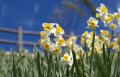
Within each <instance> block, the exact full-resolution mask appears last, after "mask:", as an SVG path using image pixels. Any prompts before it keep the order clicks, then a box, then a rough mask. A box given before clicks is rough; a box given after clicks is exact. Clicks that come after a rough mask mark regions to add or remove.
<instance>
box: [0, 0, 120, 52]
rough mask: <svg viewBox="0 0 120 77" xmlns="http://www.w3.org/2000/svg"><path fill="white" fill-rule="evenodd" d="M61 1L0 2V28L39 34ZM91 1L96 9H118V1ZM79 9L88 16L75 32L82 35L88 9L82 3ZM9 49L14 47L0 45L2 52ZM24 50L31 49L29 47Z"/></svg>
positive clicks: (28, 38) (6, 36) (2, 35)
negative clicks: (20, 29)
mask: <svg viewBox="0 0 120 77" xmlns="http://www.w3.org/2000/svg"><path fill="white" fill-rule="evenodd" d="M62 1H66V0H0V28H1V27H2V28H9V29H17V28H18V27H19V26H22V28H23V30H29V31H36V32H40V31H41V29H42V27H41V24H42V23H43V22H50V21H49V20H48V18H49V17H50V16H51V15H52V14H53V11H54V9H55V8H56V7H58V8H61V7H62V4H61V2H62ZM70 1H72V0H70ZM91 1H92V2H93V4H94V5H95V6H96V7H98V6H99V5H100V3H104V4H105V5H106V6H107V7H108V8H109V11H110V12H114V11H117V8H118V7H119V8H120V1H119V0H91ZM80 7H82V8H84V9H85V11H86V12H88V13H89V14H88V16H87V17H83V19H81V21H82V23H81V25H83V26H81V27H80V28H81V30H79V29H78V30H77V32H76V34H77V35H78V34H81V33H83V31H84V30H85V26H86V25H87V24H86V22H87V19H88V18H89V17H90V16H91V12H90V11H89V9H88V8H87V7H85V6H84V5H83V4H82V3H81V4H80ZM77 16H78V15H76V17H77ZM74 21H75V20H74ZM58 23H59V22H58ZM61 25H62V24H61ZM73 25H74V24H73ZM0 39H9V40H17V36H16V35H11V34H9V33H3V32H0ZM23 39H24V41H34V42H37V41H38V40H39V37H37V36H34V37H31V36H24V38H23ZM11 47H12V48H15V49H16V46H15V45H9V44H0V48H1V49H4V50H10V48H11ZM25 48H28V49H30V50H31V49H32V48H31V47H25Z"/></svg>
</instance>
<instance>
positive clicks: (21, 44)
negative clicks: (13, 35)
mask: <svg viewBox="0 0 120 77" xmlns="http://www.w3.org/2000/svg"><path fill="white" fill-rule="evenodd" d="M18 50H19V51H20V52H22V50H23V34H22V27H18Z"/></svg>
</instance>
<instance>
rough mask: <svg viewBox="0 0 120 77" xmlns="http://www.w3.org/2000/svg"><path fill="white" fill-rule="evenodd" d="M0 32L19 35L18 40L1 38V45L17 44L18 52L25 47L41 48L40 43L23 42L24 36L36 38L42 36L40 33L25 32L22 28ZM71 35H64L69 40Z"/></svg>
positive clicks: (0, 29)
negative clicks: (34, 46)
mask: <svg viewBox="0 0 120 77" xmlns="http://www.w3.org/2000/svg"><path fill="white" fill-rule="evenodd" d="M0 32H7V33H12V34H16V35H17V40H16V41H13V40H5V39H1V38H0V43H5V44H15V45H17V46H18V50H19V51H22V49H23V45H28V46H30V45H32V46H33V45H36V46H39V42H25V41H23V35H34V36H40V32H31V31H24V30H22V27H21V26H20V27H18V29H17V30H14V29H6V28H0ZM69 36H70V35H64V36H63V37H64V38H68V37H69Z"/></svg>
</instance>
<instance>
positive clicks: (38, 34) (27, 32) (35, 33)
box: [23, 31, 40, 36]
mask: <svg viewBox="0 0 120 77" xmlns="http://www.w3.org/2000/svg"><path fill="white" fill-rule="evenodd" d="M23 34H26V35H34V36H40V32H31V31H23Z"/></svg>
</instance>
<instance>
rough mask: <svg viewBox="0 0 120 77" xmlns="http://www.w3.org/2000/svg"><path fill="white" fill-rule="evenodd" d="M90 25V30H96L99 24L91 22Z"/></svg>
mask: <svg viewBox="0 0 120 77" xmlns="http://www.w3.org/2000/svg"><path fill="white" fill-rule="evenodd" d="M89 25H90V28H96V25H97V24H96V23H95V21H90V22H89Z"/></svg>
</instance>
